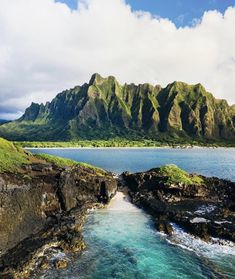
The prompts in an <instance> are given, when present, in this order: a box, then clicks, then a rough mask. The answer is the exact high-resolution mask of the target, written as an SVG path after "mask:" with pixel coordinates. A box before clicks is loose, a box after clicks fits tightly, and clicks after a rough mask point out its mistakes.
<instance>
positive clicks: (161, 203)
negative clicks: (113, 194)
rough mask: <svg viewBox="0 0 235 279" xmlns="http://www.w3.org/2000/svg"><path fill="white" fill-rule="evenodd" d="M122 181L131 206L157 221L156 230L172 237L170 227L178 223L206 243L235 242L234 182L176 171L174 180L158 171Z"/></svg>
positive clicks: (125, 176)
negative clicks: (213, 238) (211, 240)
mask: <svg viewBox="0 0 235 279" xmlns="http://www.w3.org/2000/svg"><path fill="white" fill-rule="evenodd" d="M175 171H176V172H178V174H180V175H177V176H175ZM177 179H178V180H177ZM121 180H122V184H123V183H124V184H125V185H126V186H127V187H128V189H129V195H130V197H131V200H132V202H133V203H134V204H136V205H137V206H139V207H142V208H143V209H145V210H146V211H147V212H148V213H150V214H151V215H152V216H153V217H154V219H155V224H156V228H157V230H159V231H161V232H165V233H167V234H172V232H173V229H172V226H171V223H176V224H178V225H179V226H181V227H182V228H184V229H185V230H186V231H187V232H189V233H191V234H193V235H195V236H199V237H201V238H202V239H203V240H205V241H209V240H210V239H211V237H218V238H221V239H225V240H229V241H233V242H235V214H234V213H235V212H234V204H235V183H234V182H230V181H227V180H223V179H219V178H215V177H211V178H207V177H203V176H197V175H189V174H187V173H186V172H183V171H182V170H179V169H176V168H174V171H173V172H172V173H171V176H170V172H169V175H166V174H165V173H163V172H162V169H160V168H156V169H152V170H150V171H147V172H142V173H136V174H130V173H123V174H122V176H121ZM172 181H174V182H173V183H172Z"/></svg>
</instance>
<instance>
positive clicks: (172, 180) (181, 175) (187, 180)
mask: <svg viewBox="0 0 235 279" xmlns="http://www.w3.org/2000/svg"><path fill="white" fill-rule="evenodd" d="M159 173H160V174H161V175H163V176H165V177H167V184H178V183H183V184H185V185H195V184H196V185H200V184H202V183H203V179H202V178H201V177H200V176H197V175H190V174H188V173H187V172H186V171H184V170H182V169H180V168H178V167H177V166H176V165H166V166H162V167H160V168H159Z"/></svg>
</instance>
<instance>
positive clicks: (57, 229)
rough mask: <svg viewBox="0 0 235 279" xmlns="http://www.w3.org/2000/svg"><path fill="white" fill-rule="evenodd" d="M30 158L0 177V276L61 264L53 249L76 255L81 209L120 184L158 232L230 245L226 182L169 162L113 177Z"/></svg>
mask: <svg viewBox="0 0 235 279" xmlns="http://www.w3.org/2000/svg"><path fill="white" fill-rule="evenodd" d="M30 160H31V163H30V164H25V165H22V166H21V169H20V171H19V172H16V173H12V172H9V173H8V172H6V171H5V172H3V173H1V174H0V278H3V279H15V278H17V279H25V278H32V276H33V274H34V272H37V271H38V270H42V269H48V268H66V267H67V266H68V264H69V259H68V258H67V257H62V258H60V257H53V254H56V253H57V254H58V253H62V254H64V255H69V257H70V258H72V257H73V256H74V255H77V254H78V253H80V252H81V251H82V250H83V249H84V248H85V247H86V244H85V243H84V240H83V236H82V227H83V224H84V221H85V217H86V215H87V212H88V211H89V210H90V209H92V208H94V207H96V208H100V207H103V206H105V205H107V204H108V203H109V201H110V200H111V199H112V198H113V197H114V195H115V194H116V191H117V190H118V189H119V190H123V187H125V189H127V193H128V194H129V196H130V201H131V202H132V203H133V204H135V205H137V206H138V207H140V208H143V209H144V210H145V211H146V212H147V213H149V214H150V215H151V216H152V217H153V219H154V221H155V225H156V229H157V230H158V231H161V232H164V233H167V234H169V235H171V234H172V232H173V226H172V223H174V224H176V225H178V226H180V227H181V228H183V229H184V230H185V231H186V232H188V233H190V234H192V235H194V236H197V237H200V238H201V239H203V240H204V241H207V242H208V241H210V240H211V239H212V238H218V239H221V240H229V241H232V242H235V228H234V225H235V212H234V211H235V183H234V182H230V181H226V180H222V179H218V178H207V177H204V176H198V175H195V174H194V175H193V174H188V173H186V172H184V171H183V170H181V169H179V168H177V167H176V166H174V165H170V166H164V167H161V168H156V169H152V170H149V171H147V172H141V173H134V174H131V173H127V172H126V173H123V174H121V175H120V176H114V175H113V174H112V173H109V172H106V171H103V170H100V169H98V168H95V167H89V166H84V165H75V166H70V167H68V166H58V164H55V163H49V162H47V161H45V160H44V161H43V160H41V159H40V160H39V159H38V158H36V157H33V156H32V157H31V158H30ZM124 214H125V213H124Z"/></svg>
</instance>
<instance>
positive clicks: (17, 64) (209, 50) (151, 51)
mask: <svg viewBox="0 0 235 279" xmlns="http://www.w3.org/2000/svg"><path fill="white" fill-rule="evenodd" d="M62 2H63V3H62ZM234 26H235V0H164V1H160V0H159V1H158V0H126V1H125V0H79V1H75V0H63V1H62V0H60V1H55V0H11V1H9V0H0V119H15V118H17V117H19V116H20V115H22V113H23V112H24V110H25V108H26V107H28V106H29V105H30V103H31V102H39V103H41V102H43V103H45V102H46V101H50V100H51V99H52V98H53V97H55V95H56V94H57V93H59V92H61V91H62V90H63V89H68V88H72V87H74V86H75V85H78V84H83V83H84V82H87V81H89V79H90V76H91V75H92V74H93V73H95V72H98V73H100V74H101V75H102V76H108V75H114V76H116V78H117V79H118V80H119V81H120V83H124V82H135V83H144V82H150V83H152V84H161V85H162V86H166V85H167V84H168V83H171V82H173V81H175V80H178V81H184V82H187V83H190V84H196V83H199V82H200V83H202V84H203V85H204V86H205V88H206V89H207V90H208V91H209V92H212V93H213V94H214V95H215V96H216V97H217V98H225V99H227V100H228V102H229V103H230V104H234V103H235V47H234V46H235V28H234Z"/></svg>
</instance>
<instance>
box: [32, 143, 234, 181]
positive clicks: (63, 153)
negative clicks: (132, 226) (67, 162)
mask: <svg viewBox="0 0 235 279" xmlns="http://www.w3.org/2000/svg"><path fill="white" fill-rule="evenodd" d="M29 150H30V151H31V152H33V153H47V154H51V155H57V156H60V157H64V158H70V159H73V160H76V161H80V162H86V163H89V164H93V165H95V166H98V167H101V168H104V169H106V170H109V171H112V172H115V173H121V172H123V171H130V172H138V171H146V170H149V169H151V168H154V167H158V166H162V165H165V164H176V165H177V166H179V167H181V168H183V169H185V170H186V171H189V172H196V173H200V174H203V175H207V176H217V177H220V178H226V179H230V180H233V181H235V148H217V149H211V148H192V149H171V148H149V149H147V148H129V149H128V148H110V149H102V148H101V149H99V148H98V149H96V148H94V149H66V148H64V149H29Z"/></svg>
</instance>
